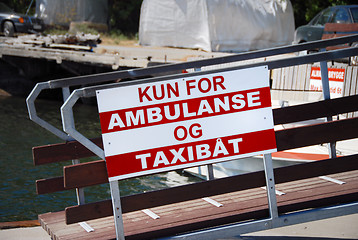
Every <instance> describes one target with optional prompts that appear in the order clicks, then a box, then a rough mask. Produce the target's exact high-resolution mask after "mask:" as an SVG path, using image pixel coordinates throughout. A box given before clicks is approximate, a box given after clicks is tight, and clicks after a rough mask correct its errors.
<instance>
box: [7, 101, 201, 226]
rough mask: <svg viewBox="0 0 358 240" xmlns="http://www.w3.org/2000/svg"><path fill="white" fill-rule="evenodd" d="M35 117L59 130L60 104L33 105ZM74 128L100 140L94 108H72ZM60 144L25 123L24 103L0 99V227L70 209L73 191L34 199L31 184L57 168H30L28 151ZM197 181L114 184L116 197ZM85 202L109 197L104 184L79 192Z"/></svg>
mask: <svg viewBox="0 0 358 240" xmlns="http://www.w3.org/2000/svg"><path fill="white" fill-rule="evenodd" d="M36 106H37V113H38V115H39V116H41V117H42V118H43V119H45V120H46V121H48V122H50V123H51V124H53V125H54V126H56V127H58V128H60V129H62V128H61V119H60V113H59V109H60V107H61V103H60V102H56V101H47V100H37V101H36ZM74 112H75V119H76V128H77V129H78V130H79V131H80V132H81V133H84V134H85V135H86V136H87V137H98V136H99V135H100V126H99V118H98V114H97V107H96V106H89V105H82V104H78V105H76V106H75V109H74ZM59 142H62V140H60V139H59V138H57V137H56V136H54V135H52V134H51V133H49V132H47V131H46V130H45V129H43V128H41V127H40V126H38V125H37V124H35V123H33V122H32V121H31V120H29V117H28V113H27V108H26V103H25V99H22V98H15V97H1V96H0V169H1V174H0V222H7V221H20V220H29V219H37V215H38V214H41V213H46V212H50V211H52V212H54V211H61V210H64V209H65V207H67V206H72V205H76V203H77V200H76V196H75V192H74V191H64V192H59V193H53V194H45V195H37V194H36V187H35V181H36V179H41V178H48V177H55V176H60V175H62V171H63V169H62V167H63V166H64V165H68V164H70V162H65V163H55V164H48V165H43V166H36V167H35V166H34V165H33V161H32V150H31V149H32V147H34V146H41V145H45V144H51V143H59ZM197 181H199V180H198V179H196V178H192V177H188V176H184V175H181V174H178V173H176V172H170V173H164V174H157V175H152V176H148V177H141V178H136V179H130V180H124V181H121V182H120V190H121V195H122V196H125V195H129V194H134V193H141V192H145V191H149V190H156V189H163V188H167V187H170V186H177V185H182V184H186V183H191V182H197ZM85 195H86V202H93V201H98V200H104V199H109V198H110V192H109V187H108V184H103V185H98V186H93V187H89V188H86V189H85Z"/></svg>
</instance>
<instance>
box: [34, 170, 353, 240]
mask: <svg viewBox="0 0 358 240" xmlns="http://www.w3.org/2000/svg"><path fill="white" fill-rule="evenodd" d="M285 170H288V169H282V170H279V169H277V170H276V171H279V172H280V174H283V173H284V172H285ZM262 175H263V174H262ZM252 177H254V176H253V175H252ZM329 177H331V178H332V179H337V180H340V181H343V182H344V184H337V183H334V182H330V181H327V180H324V179H321V178H318V177H315V178H309V179H304V180H299V181H294V182H289V183H281V184H277V185H276V189H277V190H279V191H280V192H282V193H284V194H283V195H277V201H278V209H279V212H280V214H284V213H288V212H294V211H299V210H302V209H307V208H314V207H317V206H320V205H321V204H322V201H324V202H325V204H327V205H332V204H337V203H344V201H347V202H349V201H350V200H351V199H356V198H357V195H358V193H357V192H358V171H357V170H356V171H350V172H345V173H340V174H333V175H329ZM341 195H344V196H345V198H344V199H342V198H341V197H339V196H341ZM338 197H339V198H338ZM210 198H211V199H213V200H215V201H216V202H218V203H220V204H222V206H221V207H216V206H214V205H212V204H210V203H208V202H206V201H204V200H203V199H196V200H191V201H186V202H182V203H176V204H169V205H164V206H160V207H154V208H151V209H150V210H151V211H152V212H154V213H155V214H157V215H158V216H159V217H160V218H158V219H153V218H151V217H150V216H148V215H147V214H145V213H144V212H142V211H134V212H129V213H124V215H123V220H124V231H125V236H126V239H150V238H152V237H155V236H157V237H158V236H168V235H174V234H175V233H177V232H185V230H187V229H190V230H193V228H194V229H195V228H197V229H200V228H206V227H210V226H216V225H221V224H227V223H233V222H240V221H245V220H246V221H247V220H254V219H260V218H267V217H269V212H268V207H267V197H266V191H265V190H264V189H262V188H254V189H249V190H243V191H237V192H232V193H227V194H221V195H215V196H211V197H210ZM338 199H339V200H338ZM39 220H40V223H41V225H42V227H43V228H44V229H45V230H46V231H47V232H48V233H49V235H50V236H51V237H52V238H53V239H54V240H59V239H102V238H105V239H115V238H116V234H115V228H114V220H113V217H112V216H111V217H105V218H101V219H96V220H89V221H87V224H88V225H89V226H91V227H92V228H93V229H94V231H92V232H87V231H85V229H83V228H82V227H81V226H80V225H79V224H77V223H75V224H70V225H66V223H65V211H62V212H57V213H47V214H42V215H40V216H39ZM138 226H140V227H138ZM148 232H150V234H148Z"/></svg>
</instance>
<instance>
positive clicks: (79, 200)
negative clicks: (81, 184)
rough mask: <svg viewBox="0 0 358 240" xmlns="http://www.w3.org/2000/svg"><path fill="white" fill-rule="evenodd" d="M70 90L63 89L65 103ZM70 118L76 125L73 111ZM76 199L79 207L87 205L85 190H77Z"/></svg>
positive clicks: (74, 162) (74, 161) (74, 160)
mask: <svg viewBox="0 0 358 240" xmlns="http://www.w3.org/2000/svg"><path fill="white" fill-rule="evenodd" d="M70 94H71V92H70V88H69V87H63V88H62V96H63V101H64V102H65V101H66V100H67V98H69V97H70ZM69 118H70V119H72V123H71V124H72V126H74V125H75V120H74V117H73V111H72V112H70V113H69ZM79 163H81V161H80V160H78V159H73V160H72V164H73V165H75V164H79ZM76 197H77V204H78V205H82V204H85V193H84V188H76Z"/></svg>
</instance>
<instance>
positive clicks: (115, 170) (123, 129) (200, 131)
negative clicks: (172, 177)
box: [97, 67, 276, 181]
mask: <svg viewBox="0 0 358 240" xmlns="http://www.w3.org/2000/svg"><path fill="white" fill-rule="evenodd" d="M97 100H98V109H99V113H100V120H101V127H102V133H103V134H102V138H103V144H104V152H105V156H106V164H107V170H108V176H109V180H110V181H114V180H120V179H125V178H130V177H137V176H142V175H147V174H152V173H159V172H164V171H171V170H176V169H183V168H188V167H193V166H199V165H204V164H210V163H215V162H221V161H227V160H232V159H237V158H242V157H247V156H253V155H258V154H265V153H271V152H274V151H276V142H275V133H274V130H273V118H272V109H271V97H270V88H269V72H268V69H267V67H256V68H251V69H244V70H233V71H226V72H219V73H213V74H205V75H200V76H195V77H187V78H178V79H172V80H167V81H162V82H148V83H142V84H137V85H131V86H122V87H118V88H112V89H105V90H99V91H97Z"/></svg>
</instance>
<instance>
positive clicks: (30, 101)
mask: <svg viewBox="0 0 358 240" xmlns="http://www.w3.org/2000/svg"><path fill="white" fill-rule="evenodd" d="M49 88H50V86H49V83H48V82H43V83H37V84H36V86H35V87H34V89H33V90H32V91H31V93H30V94H29V96H28V97H27V98H26V104H27V109H28V113H29V117H30V120H32V121H33V122H35V123H37V124H38V125H40V126H41V127H43V128H45V129H46V130H47V131H49V132H51V133H53V134H54V135H56V136H57V137H59V138H61V139H62V140H64V141H69V140H71V138H70V137H69V136H68V135H67V134H66V133H64V132H62V131H61V130H59V129H58V128H56V127H54V126H53V125H51V124H50V123H48V122H46V121H45V120H43V119H41V118H40V117H39V116H38V115H37V111H36V106H35V100H36V98H37V97H38V96H39V94H40V93H41V91H42V90H44V89H49Z"/></svg>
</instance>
